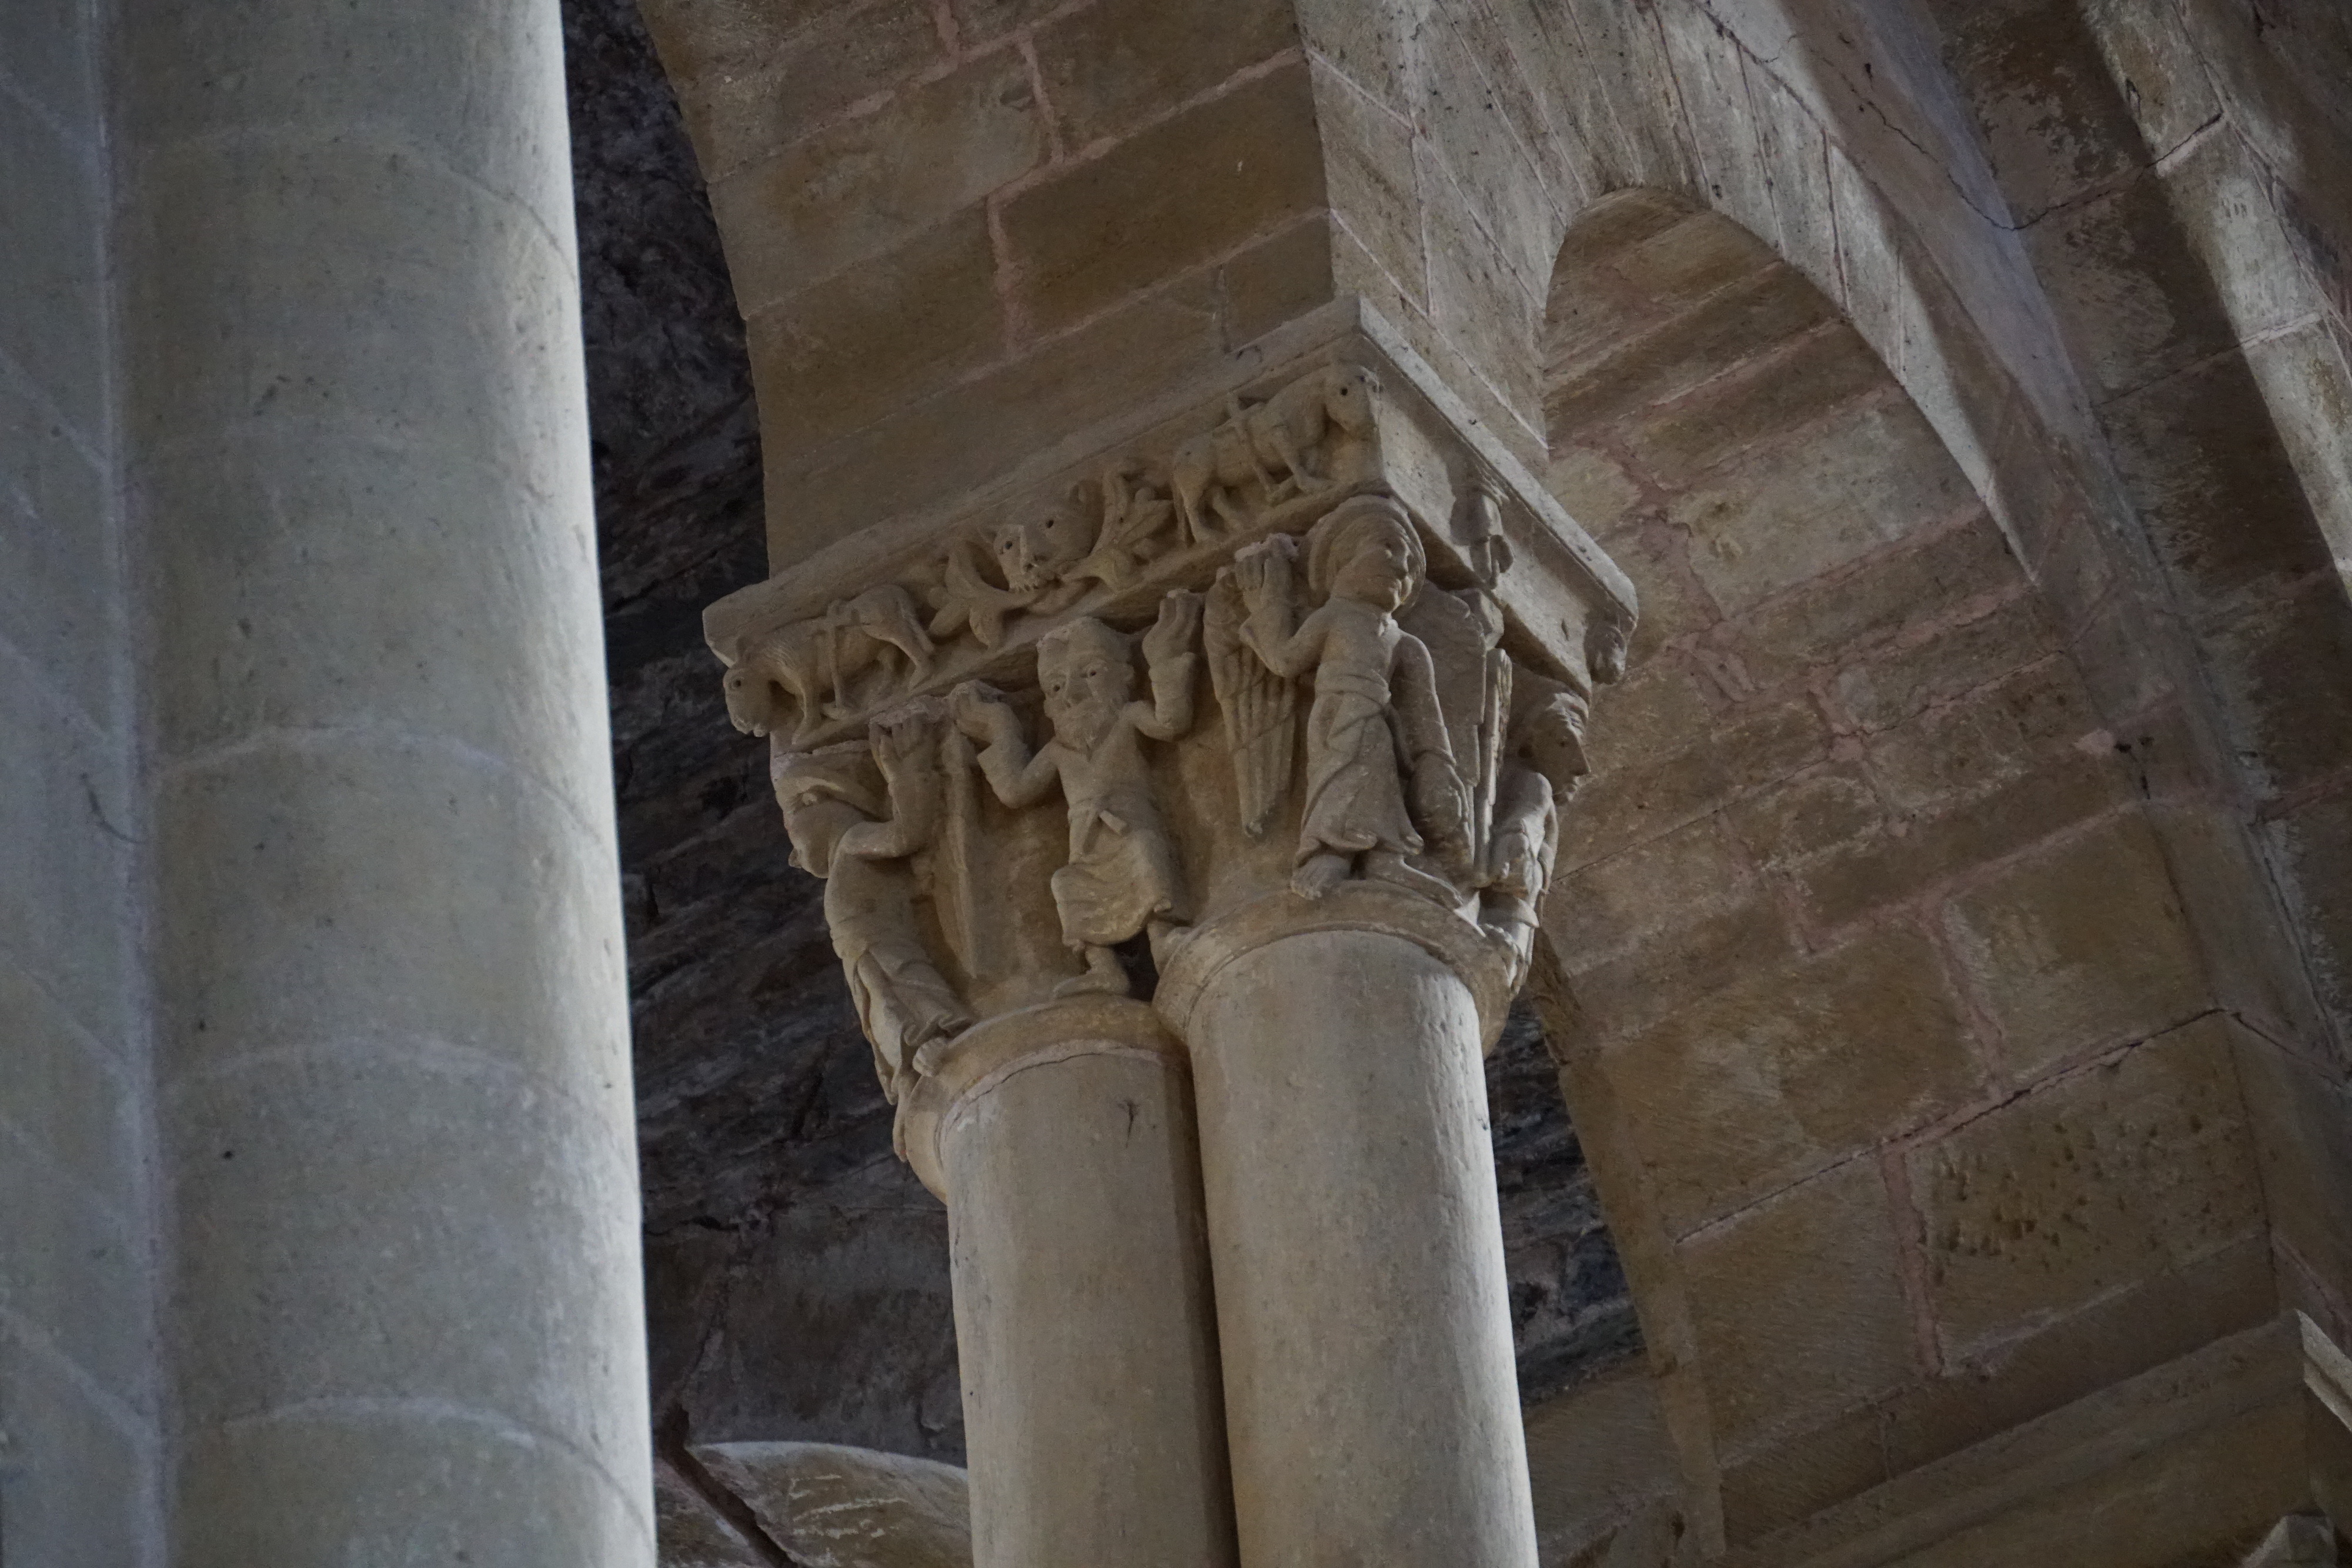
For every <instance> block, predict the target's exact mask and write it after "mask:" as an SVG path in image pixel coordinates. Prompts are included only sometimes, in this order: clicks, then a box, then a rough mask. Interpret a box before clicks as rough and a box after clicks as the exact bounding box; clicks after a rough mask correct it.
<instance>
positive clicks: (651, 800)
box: [563, 0, 1639, 1462]
mask: <svg viewBox="0 0 2352 1568" xmlns="http://www.w3.org/2000/svg"><path fill="white" fill-rule="evenodd" d="M563 10H564V23H565V42H566V46H567V56H568V68H569V71H570V74H571V81H572V141H573V158H574V163H575V170H576V176H575V177H576V187H577V188H576V197H577V205H578V213H579V224H580V245H581V266H582V274H583V278H582V281H583V304H584V309H585V317H586V337H587V354H588V379H589V394H590V421H591V428H592V433H593V441H594V461H595V481H596V509H597V526H598V535H599V543H600V547H601V549H602V552H603V561H604V602H605V638H606V660H607V668H608V672H609V674H610V677H611V682H612V703H613V708H612V720H613V747H614V774H615V782H616V787H617V790H618V798H619V809H620V826H621V858H622V870H623V883H624V893H625V900H626V905H627V911H628V922H629V925H628V930H629V944H630V951H629V960H630V963H629V973H630V988H631V999H632V1005H633V1016H634V1021H635V1032H636V1063H637V1096H638V1117H639V1122H638V1134H639V1139H640V1147H641V1162H642V1170H643V1176H644V1194H645V1224H646V1285H647V1297H648V1306H649V1310H650V1314H651V1327H652V1347H651V1349H652V1365H653V1396H654V1409H655V1412H656V1420H657V1422H658V1423H659V1424H660V1427H661V1430H662V1431H663V1432H664V1434H665V1436H666V1439H668V1440H684V1441H691V1442H694V1443H711V1442H735V1441H751V1440H785V1439H793V1440H804V1441H819V1442H832V1443H846V1444H853V1445H856V1446H859V1447H864V1448H880V1449H886V1450H889V1451H893V1452H898V1453H906V1454H915V1455H920V1456H924V1457H928V1458H940V1459H947V1460H951V1461H957V1462H961V1459H962V1458H963V1421H962V1412H961V1396H960V1392H959V1385H958V1381H957V1374H956V1362H955V1328H954V1322H953V1318H952V1316H951V1313H950V1304H949V1297H948V1269H947V1217H946V1214H945V1212H944V1210H943V1209H942V1208H941V1207H940V1205H939V1203H938V1202H937V1201H936V1200H934V1199H933V1198H932V1197H930V1196H929V1194H928V1193H926V1192H924V1191H923V1190H922V1188H921V1186H920V1185H919V1183H918V1182H917V1181H916V1180H915V1178H914V1176H912V1174H911V1173H909V1172H908V1170H907V1168H906V1167H905V1166H902V1165H901V1164H899V1162H898V1160H897V1159H896V1158H895V1157H893V1155H891V1152H890V1120H889V1107H888V1105H887V1103H885V1101H884V1100H883V1098H882V1093H881V1090H880V1087H879V1086H878V1085H877V1083H876V1082H875V1079H874V1074H873V1068H872V1057H871V1053H870V1052H869V1051H868V1050H867V1048H866V1043H865V1041H864V1040H862V1039H861V1038H860V1037H859V1034H858V1031H857V1025H856V1019H855V1016H854V1015H853V1013H852V1011H851V1009H850V1005H849V998H848V994H847V991H846V988H845V986H844V984H843V981H842V979H841V976H840V972H839V969H838V967H837V966H836V964H835V959H834V955H833V951H832V948H831V946H830V945H829V944H828V943H827V941H826V938H825V934H824V923H823V920H822V917H821V915H820V912H819V909H818V891H819V884H818V883H816V882H815V881H814V879H813V878H811V877H809V876H807V875H805V874H804V873H801V872H798V871H795V870H793V868H792V867H791V866H790V864H789V863H788V858H787V857H788V855H789V853H790V846H789V845H788V844H787V842H786V841H785V838H784V834H783V831H782V826H781V824H780V823H779V821H777V817H776V811H775V807H774V804H773V800H772V797H771V795H770V793H769V789H768V785H767V778H766V771H767V769H766V754H765V748H764V747H762V746H761V745H759V744H758V743H755V742H752V741H749V740H746V739H744V738H743V737H740V736H739V735H737V734H736V733H735V732H734V731H733V730H732V729H731V728H730V727H729V725H728V722H727V716H726V712H725V709H724V706H722V704H721V702H720V700H719V681H718V678H717V673H718V672H717V666H716V664H714V663H713V661H712V660H711V658H710V655H709V653H708V651H707V650H706V649H705V648H704V647H703V644H702V639H701V625H700V618H701V612H702V607H703V606H704V605H705V604H707V603H709V601H711V600H713V599H716V598H718V597H719V595H720V594H722V593H724V592H726V591H729V590H730V589H733V588H737V587H740V586H741V585H742V584H744V583H747V582H751V581H753V580H757V579H759V578H761V577H763V576H765V575H766V570H767V567H766V559H765V549H764V543H763V537H762V526H761V491H760V456H759V434H758V423H757V420H756V417H755V414H754V411H753V407H752V402H751V383H750V374H749V367H748V363H747V361H746V358H745V353H744V347H743V330H742V323H741V321H740V318H739V317H738V316H737V314H736V310H735V306H734V298H733V294H732V290H731V288H730V285H729V281H728V277H727V272H726V267H725V262H724V258H723V257H722V256H721V254H720V251H719V236H718V232H717V229H716V228H715V226H714V225H713V224H712V222H711V218H710V214H709V205H708V204H707V202H706V200H705V198H704V195H703V192H702V184H701V180H700V177H699V175H698V172H697V171H696V168H695V163H694V157H693V152H692V149H691V148H690V147H689V146H688V141H687V139H686V134H685V130H684V127H683V125H682V124H681V123H680V120H679V118H678V114H677V107H676V104H675V102H674V100H673V99H672V98H671V95H670V92H669V89H668V87H667V83H666V82H665V81H664V79H663V78H662V76H661V72H660V68H659V66H658V63H657V62H656V58H655V56H654V53H653V49H652V47H651V45H650V43H649V42H648V40H647V39H646V35H645V32H644V29H643V26H642V25H641V24H640V22H639V19H638V17H637V15H636V10H635V5H634V4H633V0H565V3H564V7H563ZM1488 1085H1489V1092H1490V1095H1491V1097H1492V1102H1493V1110H1494V1124H1495V1138H1496V1160H1497V1177H1498V1181H1499V1184H1500V1186H1501V1191H1502V1202H1503V1219H1504V1228H1505V1240H1506V1243H1507V1249H1508V1253H1509V1260H1510V1271H1511V1284H1512V1309H1513V1321H1514V1326H1515V1328H1516V1330H1517V1335H1518V1343H1519V1373H1520V1385H1521V1395H1522V1397H1523V1398H1526V1399H1528V1400H1535V1399H1539V1398H1542V1397H1545V1396H1549V1395H1550V1394H1552V1393H1554V1392H1557V1391H1558V1390H1559V1389H1561V1388H1563V1387H1565V1386H1567V1385H1570V1384H1571V1383H1574V1382H1576V1381H1577V1380H1579V1379H1580V1378H1581V1377H1583V1376H1585V1375H1589V1374H1591V1373H1592V1372H1594V1371H1597V1370H1600V1369H1601V1367H1604V1366H1609V1365H1614V1364H1617V1363H1619V1362H1620V1361H1622V1359H1623V1358H1624V1357H1625V1356H1627V1355H1629V1354H1633V1352H1634V1351H1635V1350H1636V1349H1638V1345H1639V1336H1638V1331H1637V1329H1636V1328H1635V1325H1634V1322H1633V1309H1632V1304H1631V1302H1630V1301H1629V1300H1628V1299H1627V1296H1626V1291H1625V1284H1624V1279H1623V1275H1622V1271H1621V1270H1620V1269H1619V1268H1618V1265H1617V1260H1616V1255H1615V1251H1614V1249H1613V1248H1612V1245H1611V1243H1610V1240H1609V1237H1608V1233H1607V1231H1606V1229H1605V1228H1603V1226H1602V1224H1601V1216H1600V1211H1599V1207H1598V1205H1597V1203H1596V1201H1595V1198H1594V1197H1593V1192H1592V1186H1591V1177H1590V1175H1589V1173H1588V1172H1587V1171H1586V1169H1585V1166H1584V1162H1583V1159H1582V1156H1581V1155H1580V1152H1579V1150H1578V1148H1577V1144H1576V1138H1575V1134H1574V1132H1573V1131H1572V1130H1571V1129H1570V1126H1569V1124H1568V1118H1567V1113H1566V1111H1565V1108H1564V1107H1563V1106H1562V1104H1561V1103H1560V1097H1559V1088H1558V1084H1557V1081H1556V1079H1555V1078H1554V1075H1553V1073H1552V1071H1551V1067H1550V1063H1549V1059H1548V1058H1547V1056H1546V1053H1545V1051H1544V1047H1543V1042H1542V1039H1541V1035H1540V1032H1539V1030H1538V1029H1537V1028H1536V1027H1535V1025H1534V1021H1533V1019H1532V1018H1528V1017H1522V1018H1520V1019H1517V1020H1515V1023H1514V1026H1513V1028H1512V1029H1511V1030H1510V1031H1509V1033H1508V1035H1507V1038H1506V1040H1505V1042H1504V1044H1503V1046H1502V1048H1501V1049H1499V1050H1498V1051H1496V1056H1495V1058H1494V1060H1493V1061H1492V1062H1491V1063H1490V1067H1489V1077H1488Z"/></svg>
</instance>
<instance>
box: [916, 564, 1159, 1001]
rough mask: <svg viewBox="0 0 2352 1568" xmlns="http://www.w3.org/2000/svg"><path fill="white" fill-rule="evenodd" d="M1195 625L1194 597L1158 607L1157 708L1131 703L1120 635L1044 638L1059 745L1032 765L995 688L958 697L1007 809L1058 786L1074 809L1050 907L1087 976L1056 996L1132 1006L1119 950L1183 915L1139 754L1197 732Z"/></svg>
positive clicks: (1151, 659) (1082, 623)
mask: <svg viewBox="0 0 2352 1568" xmlns="http://www.w3.org/2000/svg"><path fill="white" fill-rule="evenodd" d="M1200 616H1201V600H1200V596H1199V595H1198V594H1193V593H1183V592H1171V593H1169V594H1168V595H1166V596H1165V597H1164V598H1163V599H1161V601H1160V618H1159V620H1158V621H1157V622H1154V623H1153V625H1152V627H1151V629H1150V631H1148V632H1145V633H1144V634H1143V638H1142V643H1143V657H1144V664H1145V667H1146V669H1147V670H1148V672H1149V674H1150V683H1151V699H1150V701H1149V702H1142V701H1138V700H1135V696H1134V691H1135V664H1134V658H1133V655H1132V653H1131V652H1130V649H1129V640H1128V638H1127V637H1126V636H1125V635H1124V634H1122V633H1120V632H1117V631H1114V630H1113V629H1112V628H1110V627H1109V626H1107V625H1105V624H1104V623H1103V622H1100V621H1097V620H1094V619H1092V618H1091V617H1088V618H1086V619H1082V620H1078V621H1074V622H1070V623H1069V624H1067V625H1066V626H1059V627H1056V628H1055V630H1054V631H1052V632H1048V633H1047V634H1046V635H1045V637H1043V638H1041V639H1040V640H1039V642H1038V643H1037V678H1038V684H1039V685H1041V686H1042V687H1043V688H1044V690H1045V716H1046V719H1047V721H1048V722H1049V723H1050V724H1051V725H1052V727H1053V731H1054V733H1053V737H1052V738H1051V739H1049V740H1047V741H1046V742H1045V744H1044V745H1043V746H1041V747H1038V748H1037V751H1036V753H1035V754H1034V756H1033V755H1031V753H1030V751H1029V748H1028V746H1027V744H1026V742H1025V741H1024V739H1023V737H1022V734H1021V722H1020V720H1019V719H1018V718H1017V717H1016V716H1014V715H1013V710H1012V709H1011V708H1010V707H1008V706H1006V705H1005V703H1004V700H1003V698H1002V697H1001V696H999V695H997V694H996V693H995V692H994V691H993V690H992V689H991V688H989V687H987V686H985V685H982V684H981V683H979V682H977V681H967V682H965V683H964V684H963V685H960V686H958V687H957V688H956V689H955V690H954V692H953V693H951V694H950V697H949V706H950V711H951V712H952V713H953V715H954V716H955V721H956V724H957V726H958V727H960V728H961V729H962V731H963V732H964V733H965V734H966V735H968V736H970V737H971V738H972V739H974V740H976V741H980V742H982V746H983V749H982V751H981V753H980V758H979V760H980V767H981V771H982V773H983V774H984V775H985V776H986V777H987V779H988V783H989V787H990V788H991V789H993V790H994V791H995V792H996V797H997V799H998V800H1002V801H1003V802H1004V803H1005V804H1006V805H1008V806H1013V807H1015V808H1018V807H1023V806H1028V805H1032V804H1034V803H1035V802H1036V801H1038V800H1043V799H1045V795H1046V794H1047V792H1048V791H1050V790H1051V789H1054V787H1055V785H1056V784H1058V785H1060V787H1061V789H1062V794H1063V797H1064V799H1065V800H1066V801H1067V803H1068V806H1069V811H1070V850H1069V860H1068V862H1067V863H1066V864H1065V865H1063V866H1062V867H1061V869H1060V870H1058V871H1056V872H1055V873H1054V877H1053V890H1054V904H1055V909H1056V910H1058V911H1059V912H1060V915H1061V918H1062V939H1063V940H1064V941H1065V942H1066V943H1067V944H1068V945H1069V946H1070V949H1071V950H1072V951H1073V952H1075V953H1077V954H1078V955H1080V956H1082V957H1083V958H1084V959H1085V960H1086V966H1087V967H1086V972H1085V973H1084V974H1082V975H1079V976H1077V977H1074V978H1072V979H1069V980H1066V981H1065V982H1063V984H1062V985H1061V986H1060V987H1059V988H1057V993H1056V994H1059V995H1070V994H1074V993H1076V992H1081V991H1106V992H1110V993H1112V994H1115V995H1123V994H1125V992H1126V991H1127V988H1128V982H1127V975H1126V971H1125V970H1124V969H1122V968H1121V967H1120V966H1119V961H1118V954H1117V953H1115V952H1114V951H1112V949H1113V948H1114V947H1116V946H1118V944H1119V943H1121V942H1125V941H1127V940H1129V938H1131V937H1133V936H1136V935H1138V934H1139V933H1140V932H1143V931H1145V930H1146V929H1148V928H1150V926H1152V925H1159V924H1169V923H1174V922H1176V921H1178V920H1180V919H1181V917H1182V906H1183V891H1182V885H1181V880H1180V877H1179V874H1178V872H1177V867H1176V854H1175V849H1174V846H1173V845H1172V844H1171V841H1170V840H1169V836H1168V830H1167V827H1166V825H1165V824H1164V823H1163V822H1162V821H1161V820H1160V810H1159V808H1158V806H1156V805H1155V804H1154V803H1153V801H1152V799H1151V778H1150V771H1149V768H1147V766H1146V762H1145V758H1144V753H1143V747H1142V742H1143V740H1144V739H1146V738H1150V739H1152V740H1163V741H1164V740H1174V739H1176V738H1177V737H1180V736H1181V735H1183V734H1185V733H1186V732H1187V731H1189V730H1190V729H1191V728H1192V686H1193V670H1194V666H1195V665H1196V664H1198V663H1199V656H1198V655H1197V654H1196V653H1194V652H1193V651H1192V648H1193V640H1194V636H1195V633H1196V632H1198V630H1199V626H1200Z"/></svg>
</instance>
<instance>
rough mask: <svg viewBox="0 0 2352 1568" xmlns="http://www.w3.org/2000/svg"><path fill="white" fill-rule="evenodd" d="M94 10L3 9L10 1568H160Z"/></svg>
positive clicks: (5, 1283) (5, 1285)
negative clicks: (52, 1567) (79, 1566)
mask: <svg viewBox="0 0 2352 1568" xmlns="http://www.w3.org/2000/svg"><path fill="white" fill-rule="evenodd" d="M101 14H102V13H101V8H100V7H98V6H95V5H83V4H79V3H75V0H67V3H64V4H58V5H12V6H9V7H7V8H6V9H5V12H0V213H5V214H7V215H6V218H5V227H6V230H7V234H8V241H7V256H8V263H7V267H6V271H7V277H8V283H7V287H6V288H5V290H0V729H5V733H6V735H7V737H8V738H7V740H6V742H5V744H0V822H5V824H6V825H5V830H0V1063H5V1066H0V1081H5V1092H0V1193H5V1195H6V1197H5V1200H0V1561H5V1562H7V1563H31V1564H42V1563H109V1564H112V1563H124V1564H134V1563H160V1562H161V1560H162V1559H161V1555H160V1553H161V1545H160V1538H159V1529H158V1512H157V1488H158V1484H159V1483H158V1468H157V1467H158V1448H159V1435H158V1426H157V1416H156V1406H155V1394H154V1387H155V1380H154V1371H153V1350H152V1342H153V1332H152V1324H153V1316H152V1299H151V1283H150V1270H151V1266H152V1265H151V1259H152V1243H151V1237H152V1221H151V1218H150V1205H151V1197H150V1193H149V1188H148V1176H147V1173H148V1166H149V1161H148V1148H149V1145H150V1143H151V1138H150V1134H149V1127H150V1124H151V1122H150V1109H149V1105H148V1103H147V1100H148V1096H147V1091H146V1049H147V1048H146V1037H145V1031H144V1025H143V1019H142V1008H141V1003H140V998H141V995H142V987H141V983H140V981H139V979H138V977H137V962H138V931H137V923H136V918H135V915H134V900H135V886H134V876H135V855H136V841H137V839H138V838H139V837H140V836H141V832H142V829H141V816H142V812H141V810H140V807H139V805H138V803H137V796H136V793H135V791H134V789H132V765H133V759H132V742H131V735H132V730H133V722H134V720H133V714H132V695H131V687H130V683H129V664H130V658H131V643H130V638H129V635H128V629H127V627H126V625H125V622H124V619H123V613H122V599H121V595H122V583H123V576H122V570H121V560H122V541H121V532H120V521H121V511H120V508H119V507H118V506H117V504H116V500H115V479H114V464H113V456H112V453H113V432H112V419H111V401H112V391H113V389H112V382H111V375H110V343H111V329H110V319H109V313H110V290H109V286H108V277H109V267H108V256H109V254H110V247H109V244H108V239H107V229H108V223H109V215H110V213H109V208H110V199H111V198H110V177H109V168H108V145H107V139H106V136H105V132H104V96H103V95H104V71H103V58H102V57H103V42H102V37H101V35H100V32H99V18H100V15H101Z"/></svg>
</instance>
